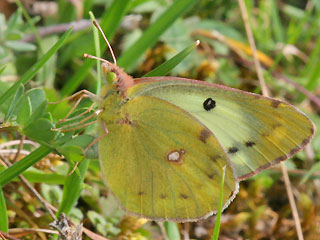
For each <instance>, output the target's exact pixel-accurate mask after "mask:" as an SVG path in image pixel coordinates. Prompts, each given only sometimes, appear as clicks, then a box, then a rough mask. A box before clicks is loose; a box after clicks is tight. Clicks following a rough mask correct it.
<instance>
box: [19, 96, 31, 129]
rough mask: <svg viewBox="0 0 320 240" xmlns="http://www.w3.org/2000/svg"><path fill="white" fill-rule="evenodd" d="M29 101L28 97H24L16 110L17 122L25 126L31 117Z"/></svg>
mask: <svg viewBox="0 0 320 240" xmlns="http://www.w3.org/2000/svg"><path fill="white" fill-rule="evenodd" d="M31 111H32V109H31V100H30V97H29V96H24V97H23V98H22V100H21V103H20V105H19V107H18V108H17V122H18V123H19V124H20V125H22V126H25V125H26V123H27V122H28V120H29V118H30V116H31Z"/></svg>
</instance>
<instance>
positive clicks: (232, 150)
mask: <svg viewBox="0 0 320 240" xmlns="http://www.w3.org/2000/svg"><path fill="white" fill-rule="evenodd" d="M238 151H239V149H238V148H237V147H229V149H228V153H236V152H238Z"/></svg>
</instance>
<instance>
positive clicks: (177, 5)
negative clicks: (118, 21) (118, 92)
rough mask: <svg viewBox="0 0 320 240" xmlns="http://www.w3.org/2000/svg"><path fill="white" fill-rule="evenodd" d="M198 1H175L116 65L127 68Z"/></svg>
mask: <svg viewBox="0 0 320 240" xmlns="http://www.w3.org/2000/svg"><path fill="white" fill-rule="evenodd" d="M197 2H199V0H177V1H175V2H174V3H173V4H172V5H171V7H169V8H168V9H167V10H166V11H165V12H164V13H163V14H162V15H161V16H160V17H159V18H158V19H157V20H156V21H155V22H154V23H153V24H152V25H151V26H150V27H149V28H148V29H147V30H146V31H145V32H144V33H143V34H142V36H141V37H140V38H139V39H138V41H136V42H135V43H134V44H133V45H132V46H131V47H130V48H129V49H128V50H127V51H126V52H124V53H123V54H122V56H121V57H120V58H119V60H118V65H119V66H121V67H123V68H125V69H126V68H129V67H130V66H131V65H132V64H133V63H134V62H135V61H136V60H137V59H138V58H139V57H140V56H141V55H142V54H143V53H144V52H145V51H146V50H147V49H148V48H149V47H152V46H153V45H154V44H155V43H156V42H157V40H158V39H159V37H160V36H161V34H163V33H164V32H165V31H166V30H167V29H168V28H169V27H170V26H171V25H172V24H173V22H174V21H175V20H176V19H177V18H179V17H180V16H181V15H182V14H184V13H185V12H187V11H188V10H189V9H190V8H191V7H192V6H194V5H195V4H196V3H197Z"/></svg>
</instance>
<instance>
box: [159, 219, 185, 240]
mask: <svg viewBox="0 0 320 240" xmlns="http://www.w3.org/2000/svg"><path fill="white" fill-rule="evenodd" d="M163 225H164V228H165V230H166V232H167V235H168V239H169V240H180V239H181V238H180V233H179V229H178V225H177V223H175V222H164V223H163Z"/></svg>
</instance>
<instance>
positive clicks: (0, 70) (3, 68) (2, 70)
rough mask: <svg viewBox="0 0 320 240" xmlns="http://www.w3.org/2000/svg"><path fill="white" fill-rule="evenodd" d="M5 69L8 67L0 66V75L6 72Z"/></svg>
mask: <svg viewBox="0 0 320 240" xmlns="http://www.w3.org/2000/svg"><path fill="white" fill-rule="evenodd" d="M5 69H6V66H2V67H0V75H1V74H2V73H3V72H4V70H5Z"/></svg>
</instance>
